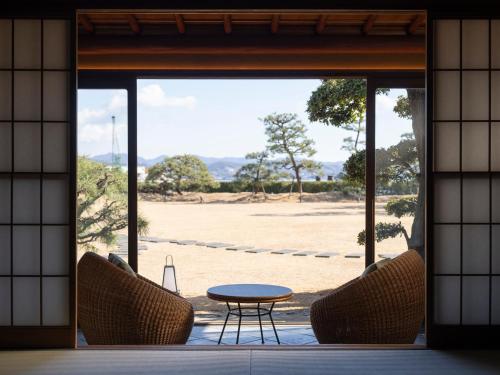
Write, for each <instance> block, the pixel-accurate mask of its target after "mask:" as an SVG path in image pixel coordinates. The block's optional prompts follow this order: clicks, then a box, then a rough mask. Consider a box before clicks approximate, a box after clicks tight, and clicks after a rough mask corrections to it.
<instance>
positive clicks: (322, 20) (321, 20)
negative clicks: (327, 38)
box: [316, 14, 328, 34]
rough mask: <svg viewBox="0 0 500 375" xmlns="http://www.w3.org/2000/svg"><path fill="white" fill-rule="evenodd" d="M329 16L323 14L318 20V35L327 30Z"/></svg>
mask: <svg viewBox="0 0 500 375" xmlns="http://www.w3.org/2000/svg"><path fill="white" fill-rule="evenodd" d="M327 18H328V16H326V15H324V14H322V15H321V16H319V18H318V22H317V23H316V34H321V33H323V31H325V28H326V20H327Z"/></svg>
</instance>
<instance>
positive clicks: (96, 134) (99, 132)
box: [78, 122, 126, 142]
mask: <svg viewBox="0 0 500 375" xmlns="http://www.w3.org/2000/svg"><path fill="white" fill-rule="evenodd" d="M125 129H126V126H125V124H116V132H117V133H118V134H121V133H123V131H124V130H125ZM112 134H113V124H112V123H111V122H108V123H104V124H96V123H92V124H84V125H82V126H79V127H78V141H79V142H111V140H112Z"/></svg>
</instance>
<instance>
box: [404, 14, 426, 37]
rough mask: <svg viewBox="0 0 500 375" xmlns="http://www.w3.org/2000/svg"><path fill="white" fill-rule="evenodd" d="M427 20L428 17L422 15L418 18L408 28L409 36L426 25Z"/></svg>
mask: <svg viewBox="0 0 500 375" xmlns="http://www.w3.org/2000/svg"><path fill="white" fill-rule="evenodd" d="M426 19H427V17H426V15H425V14H420V15H418V16H416V17H415V18H414V19H413V21H412V22H411V24H410V26H408V34H410V35H413V34H415V32H416V31H417V29H418V28H419V27H420V26H422V25H423V24H424V23H425V21H426Z"/></svg>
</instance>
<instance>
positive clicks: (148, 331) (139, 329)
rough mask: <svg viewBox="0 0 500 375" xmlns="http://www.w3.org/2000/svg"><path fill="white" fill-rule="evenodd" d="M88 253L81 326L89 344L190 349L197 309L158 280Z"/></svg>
mask: <svg viewBox="0 0 500 375" xmlns="http://www.w3.org/2000/svg"><path fill="white" fill-rule="evenodd" d="M137 276H138V277H134V276H132V275H130V274H128V273H127V272H125V271H123V270H122V269H120V268H118V267H116V266H115V265H113V264H111V263H110V262H108V261H107V260H106V259H105V258H103V257H101V256H99V255H97V254H94V253H86V254H84V255H83V257H82V259H81V260H80V262H79V263H78V321H79V323H80V328H81V329H82V332H83V334H84V335H85V338H86V340H87V343H88V344H89V345H115V344H116V345H140V344H151V345H163V344H185V343H186V341H187V339H188V337H189V335H190V333H191V329H192V327H193V319H194V314H193V307H192V306H191V304H190V303H189V302H188V301H186V300H185V299H184V298H182V297H180V296H178V295H176V294H175V293H172V292H169V291H168V290H166V289H163V288H162V287H160V286H159V285H157V284H155V283H153V282H152V281H150V280H148V279H146V278H144V277H142V276H140V275H137Z"/></svg>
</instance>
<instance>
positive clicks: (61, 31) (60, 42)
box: [43, 20, 70, 69]
mask: <svg viewBox="0 0 500 375" xmlns="http://www.w3.org/2000/svg"><path fill="white" fill-rule="evenodd" d="M69 34H70V30H69V22H68V21H64V20H45V21H44V22H43V66H44V68H45V69H67V68H68V67H69V59H68V52H67V51H68V47H69Z"/></svg>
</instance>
